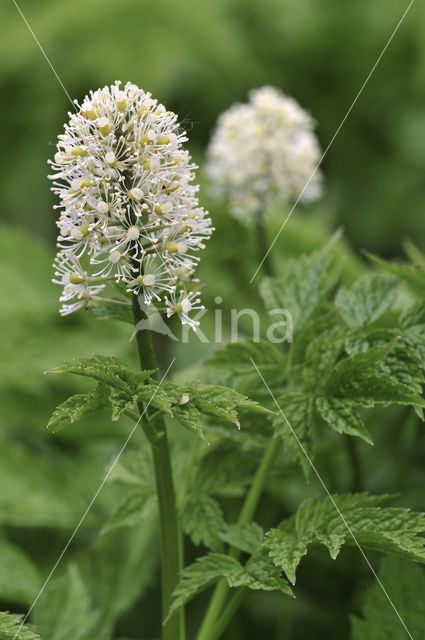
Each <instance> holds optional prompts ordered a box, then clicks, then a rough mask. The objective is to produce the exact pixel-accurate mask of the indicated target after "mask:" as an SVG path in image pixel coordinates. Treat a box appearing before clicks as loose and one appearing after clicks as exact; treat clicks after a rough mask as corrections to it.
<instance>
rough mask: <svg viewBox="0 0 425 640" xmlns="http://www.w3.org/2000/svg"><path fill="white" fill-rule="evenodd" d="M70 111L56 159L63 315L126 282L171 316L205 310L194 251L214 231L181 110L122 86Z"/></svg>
mask: <svg viewBox="0 0 425 640" xmlns="http://www.w3.org/2000/svg"><path fill="white" fill-rule="evenodd" d="M76 105H77V110H76V113H69V123H68V124H66V125H65V133H64V134H62V135H60V136H59V137H58V144H57V149H58V151H57V153H56V155H55V158H54V161H53V162H51V163H50V164H51V166H52V168H53V171H54V173H53V175H51V176H49V178H50V179H51V180H53V187H52V190H53V191H54V192H55V193H56V194H57V195H58V196H59V198H60V204H59V205H57V208H59V209H60V218H59V220H58V222H57V224H58V227H59V236H58V248H59V252H58V254H57V256H56V260H55V265H54V266H55V269H56V272H55V276H56V278H55V280H54V282H56V283H57V284H61V285H63V293H62V296H61V298H60V299H61V302H63V303H64V304H63V306H62V309H61V313H62V314H63V315H66V314H69V313H72V312H73V311H75V310H77V309H80V308H82V307H87V306H90V305H92V304H93V303H95V302H96V301H99V300H102V296H101V292H102V291H103V289H104V288H105V286H106V283H107V281H108V280H112V281H116V282H122V283H124V285H125V288H126V290H127V291H130V292H132V293H134V294H141V295H142V296H143V299H144V302H145V303H146V304H150V303H151V302H152V301H156V302H158V303H161V304H160V305H159V308H161V309H163V310H164V311H165V312H166V313H167V315H168V316H170V315H172V314H173V313H178V314H179V315H180V317H181V319H182V321H183V322H186V323H188V324H192V325H194V324H195V323H194V322H193V321H192V320H191V319H190V317H189V312H190V311H191V310H193V309H195V308H200V307H199V302H200V301H199V297H198V294H197V292H196V287H194V285H193V282H196V281H194V279H193V272H194V268H195V266H196V264H197V262H198V260H199V256H197V255H196V253H197V252H198V251H199V249H202V248H204V240H205V239H207V238H208V237H209V236H210V235H211V233H212V227H211V219H210V218H209V217H208V214H207V212H205V211H204V210H203V209H202V208H201V207H200V206H199V203H198V199H197V195H196V194H197V191H198V186H196V185H192V184H191V182H192V181H193V179H194V173H193V171H194V169H196V168H197V167H196V165H194V164H193V163H191V158H190V156H189V153H188V151H186V150H185V149H184V148H183V143H185V142H186V141H187V138H186V135H185V132H182V131H180V129H179V125H178V122H177V116H176V115H175V114H174V113H172V112H170V111H167V110H166V109H165V107H164V106H163V105H162V104H158V102H157V100H154V99H152V97H151V94H149V93H145V92H144V91H143V90H142V89H139V88H138V87H137V86H136V85H134V84H131V83H127V84H126V85H125V87H124V88H123V89H121V88H120V83H119V82H116V83H115V84H114V85H112V86H111V87H104V88H103V89H99V90H97V91H94V92H90V95H89V96H86V98H85V100H84V102H83V104H82V105H81V106H80V105H78V103H76Z"/></svg>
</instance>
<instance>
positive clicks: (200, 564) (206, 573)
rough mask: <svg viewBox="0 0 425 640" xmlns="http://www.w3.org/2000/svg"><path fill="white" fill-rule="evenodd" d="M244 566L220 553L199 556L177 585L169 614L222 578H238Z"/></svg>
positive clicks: (187, 568)
mask: <svg viewBox="0 0 425 640" xmlns="http://www.w3.org/2000/svg"><path fill="white" fill-rule="evenodd" d="M241 570H242V566H241V565H240V564H239V562H238V561H237V560H235V559H234V558H231V557H230V556H226V555H224V554H219V553H209V554H208V555H206V556H202V557H200V558H197V560H196V562H194V563H193V564H191V565H189V566H188V567H186V568H185V569H184V570H183V572H182V574H181V578H180V581H179V582H178V584H177V587H176V588H175V590H174V600H173V602H172V604H171V607H170V611H169V615H170V616H171V615H172V614H173V613H174V611H176V610H177V609H178V608H179V607H181V606H183V605H184V604H186V603H187V602H189V601H190V600H192V598H194V597H195V596H197V595H198V594H200V593H202V591H205V589H207V588H208V587H209V586H211V585H212V584H214V582H216V581H217V580H219V579H220V578H227V579H228V580H229V579H231V580H236V577H237V576H238V575H239V574H240V572H241Z"/></svg>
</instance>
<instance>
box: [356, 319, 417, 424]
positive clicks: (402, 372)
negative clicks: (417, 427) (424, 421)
mask: <svg viewBox="0 0 425 640" xmlns="http://www.w3.org/2000/svg"><path fill="white" fill-rule="evenodd" d="M424 328H425V327H424ZM399 336H400V332H399V331H397V330H396V329H366V330H364V331H361V332H359V333H355V334H353V335H351V336H349V337H348V338H347V340H346V343H345V348H346V350H347V352H348V353H349V355H356V354H357V353H360V352H361V351H367V350H368V349H370V348H372V347H374V346H377V345H384V344H388V343H390V342H391V341H393V340H395V339H397V342H396V344H395V345H394V347H393V349H391V351H390V353H389V354H388V355H387V356H386V358H385V360H384V361H383V362H382V363H381V364H380V365H379V367H378V370H377V371H378V373H379V374H385V375H387V376H389V377H390V378H392V379H393V380H394V381H395V382H398V383H400V384H402V385H404V386H405V387H409V389H411V390H412V391H414V392H415V393H416V394H418V395H421V394H422V385H423V383H424V374H423V371H422V369H421V366H420V360H419V359H418V354H417V345H416V344H415V346H413V345H412V343H411V341H410V340H409V339H406V336H405V335H403V336H402V338H400V339H398V338H399ZM417 412H418V415H419V417H422V411H421V410H420V409H419V408H417Z"/></svg>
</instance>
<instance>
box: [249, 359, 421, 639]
mask: <svg viewBox="0 0 425 640" xmlns="http://www.w3.org/2000/svg"><path fill="white" fill-rule="evenodd" d="M250 360H251V362H252V364H253V365H254V367H255V369H256V371H257V373H258V375H259V376H260V378H261V380H262V381H263V384H264V386H265V387H266V389H267V391H268V392H269V394H270V396H271V397H272V399H273V402H274V403H275V405H276V406H277V408H278V410H279V413H280V414H281V416H282V418H283V419H284V420H285V422H286V424H287V425H288V427H289V429H290V430H291V433H292V435H293V436H294V438H295V439H296V441H297V443H298V446H299V447H300V449H301V451H302V452H303V454H304V455H305V457H306V458H307V460H308V462H309V464H310V466H311V468H312V469H313V471H314V473H315V474H316V476H317V478H318V479H319V482H320V484H321V485H322V487H323V488H324V490H325V491H326V493H327V495H328V497H329V499H330V501H331V502H332V504H333V506H334V507H335V509H336V511H337V513H338V515H339V517H340V518H341V520H342V522H343V523H344V525H345V527H346V529H347V531H348V533H349V534H350V536H351V537H352V538H353V540H354V543H355V545H356V546H357V548H358V549H359V551H360V553H361V554H362V556H363V558H364V560H365V562H366V564H367V565H368V567H369V569H370V570H371V572H372V574H373V575H374V577H375V578H376V580H377V582H378V584H379V586H380V587H381V589H382V591H383V592H384V594H385V597H386V598H387V600H388V602H389V603H390V605H391V606H392V608H393V609H394V611H395V613H396V615H397V617H398V619H399V620H400V622H401V624H402V625H403V627H404V630H405V631H406V633H407V635H408V636H409V638H410V640H414V639H413V636H412V634H411V633H410V631H409V629H408V628H407V626H406V624H405V622H404V620H403V618H402V617H401V615H400V614H399V612H398V610H397V608H396V606H395V604H394V602H393V601H392V600H391V598H390V596H389V594H388V592H387V591H386V589H385V587H384V585H383V584H382V582H381V580H380V579H379V576H378V575H377V573H376V571H375V569H374V568H373V567H372V565H371V563H370V561H369V559H368V557H367V556H366V554H365V552H364V551H363V549H362V547H361V546H360V544H359V542H358V541H357V538H356V537H355V535H354V533H353V532H352V530H351V527H350V525H349V524H348V522H347V521H346V519H345V518H344V516H343V515H342V513H341V510H340V508H339V507H338V505H337V504H336V502H335V500H334V499H333V497H332V494H331V493H330V492H329V490H328V488H327V486H326V485H325V483H324V481H323V480H322V477H321V475H320V474H319V472H318V471H317V469H316V467H315V466H314V464H313V462H312V460H311V458H310V456H309V455H308V453H307V451H306V450H305V448H304V446H303V444H302V442H301V441H300V439H299V438H298V436H297V434H296V433H295V431H294V430H293V428H292V426H291V425H290V423H289V420H288V418H287V417H286V415H285V414H284V413H283V411H282V409H281V407H280V405H279V403H278V401H277V400H276V398H275V396H274V395H273V392H272V390H271V389H270V387H269V385H268V384H267V382H266V381H265V380H264V377H263V375H262V373H261V371H260V370H259V368H258V367H257V365H256V364H255V362H254V360H253V359H252V358H251V356H250Z"/></svg>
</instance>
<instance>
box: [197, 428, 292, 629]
mask: <svg viewBox="0 0 425 640" xmlns="http://www.w3.org/2000/svg"><path fill="white" fill-rule="evenodd" d="M279 447H280V440H279V438H276V437H275V438H273V439H272V440H271V441H270V444H269V446H268V447H267V449H266V451H265V453H264V456H263V458H262V460H261V463H260V466H259V467H258V469H257V473H256V474H255V477H254V482H253V483H252V485H251V488H250V490H249V491H248V494H247V496H246V498H245V502H244V504H243V506H242V510H241V512H240V515H239V522H246V523H249V522H251V520H252V518H253V517H254V514H255V511H256V509H257V506H258V502H259V500H260V497H261V494H262V492H263V489H264V485H265V482H266V478H267V475H268V473H269V471H270V468H271V466H272V464H273V462H274V460H275V458H276V456H277V454H278V451H279ZM229 555H230V556H231V557H232V558H235V559H238V558H239V556H240V551H239V550H238V549H235V548H234V547H232V548H231V549H230V551H229ZM240 591H241V592H242V593H239V591H238V592H237V593H236V594H235V596H234V598H236V596H238V599H237V600H236V602H233V600H234V598H233V599H232V600H231V601H230V602H229V604H228V606H227V607H226V609H225V610H224V612H223V614H222V616H220V614H221V611H222V609H223V606H224V604H225V602H226V598H227V594H228V592H229V585H228V584H227V580H220V582H219V583H218V585H217V586H216V588H215V591H214V594H213V597H212V598H211V602H210V604H209V607H208V610H207V613H206V614H205V617H204V619H203V622H202V625H201V628H200V630H199V633H198V635H197V639H196V640H215V639H216V638H219V637H220V634H221V633H222V632H223V631H224V629H225V628H226V626H227V624H228V623H229V622H230V620H231V617H232V616H233V614H234V613H235V611H236V609H237V607H238V606H239V605H240V603H241V602H242V598H243V594H244V590H240ZM238 594H239V595H238ZM232 603H233V605H232V606H231V604H232ZM236 603H237V606H236ZM226 612H227V614H226V618H223V616H224V614H225V613H226ZM220 621H221V622H220ZM219 622H220V625H221V626H220V631H219V635H217V631H216V629H217V625H218V624H219ZM224 622H225V626H223V623H224Z"/></svg>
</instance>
